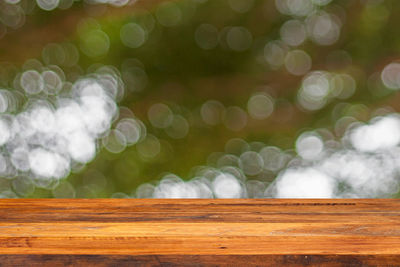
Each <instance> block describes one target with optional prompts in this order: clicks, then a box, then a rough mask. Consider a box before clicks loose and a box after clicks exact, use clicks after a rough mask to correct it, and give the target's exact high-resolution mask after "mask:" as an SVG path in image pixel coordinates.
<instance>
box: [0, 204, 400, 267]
mask: <svg viewBox="0 0 400 267" xmlns="http://www.w3.org/2000/svg"><path fill="white" fill-rule="evenodd" d="M26 262H29V263H30V264H29V265H26ZM66 265H68V266H91V265H98V266H182V265H187V266H207V265H212V266H277V265H281V266H400V200H384V199H379V200H377V199H371V200H348V199H344V200H343V199H342V200H277V199H263V200H232V199H229V200H181V199H179V200H171V199H167V200H156V199H146V200H144V199H35V200H34V199H4V200H0V266H66Z"/></svg>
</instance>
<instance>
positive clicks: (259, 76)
mask: <svg viewBox="0 0 400 267" xmlns="http://www.w3.org/2000/svg"><path fill="white" fill-rule="evenodd" d="M22 2H23V3H27V2H28V1H22ZM142 2H146V1H138V2H137V3H135V4H133V5H127V6H125V7H120V8H118V7H112V6H109V5H92V4H88V3H85V2H82V1H77V2H76V3H73V5H72V6H71V7H70V8H68V9H65V10H61V9H56V10H53V11H45V10H41V9H39V8H38V7H33V8H32V10H31V11H30V12H29V13H27V14H26V19H25V24H24V25H23V26H21V27H19V28H17V29H12V28H9V29H8V32H7V33H6V34H4V36H3V37H2V39H0V61H2V62H8V63H7V64H9V65H7V66H8V67H7V68H5V67H4V68H2V73H1V74H0V75H1V77H2V78H1V79H0V80H1V83H2V85H3V87H8V88H12V87H13V78H12V77H14V76H13V75H15V74H16V73H18V72H19V71H20V70H21V68H22V67H23V64H24V63H25V62H26V61H27V60H28V59H30V58H36V59H39V60H40V61H42V62H44V64H45V65H58V66H60V68H62V70H63V71H64V73H65V76H66V80H67V81H70V82H74V81H75V80H76V79H77V78H78V77H79V76H81V75H85V74H90V73H92V72H93V71H95V70H96V69H98V68H99V66H102V65H110V66H113V67H115V68H116V69H117V70H118V71H119V72H120V73H121V77H122V79H123V81H124V82H125V85H126V92H125V97H124V98H123V99H122V100H121V101H120V103H119V105H120V106H125V107H127V108H129V109H130V110H131V111H132V112H133V114H135V116H136V117H137V118H139V119H140V120H141V121H143V122H144V124H145V125H146V127H147V133H148V134H151V135H153V136H155V137H156V138H158V139H159V140H160V144H161V150H160V153H158V154H157V155H156V156H155V157H153V158H150V159H146V158H143V157H141V156H140V154H138V152H137V146H135V145H134V146H129V147H127V148H126V149H125V150H124V151H123V152H121V153H116V154H115V153H111V152H109V151H108V150H107V149H104V148H102V149H101V150H100V153H99V154H98V155H97V156H96V158H95V159H94V160H93V161H92V162H90V163H89V164H87V166H86V167H85V168H84V169H83V170H81V171H79V172H77V173H72V174H71V175H70V176H69V177H67V178H66V179H65V180H63V181H62V182H61V184H60V185H59V188H63V186H66V187H68V186H69V184H68V183H70V184H71V185H72V186H73V188H75V190H76V196H77V197H89V198H91V197H110V196H111V195H112V194H113V193H115V192H123V193H125V194H128V195H130V194H131V193H132V192H134V191H135V190H136V188H137V187H138V186H139V185H140V184H142V183H144V182H151V181H156V180H158V179H160V178H161V177H162V176H163V174H165V173H168V172H171V173H175V174H177V175H179V176H180V177H182V178H184V179H185V178H190V177H192V175H193V172H194V171H193V167H195V166H198V165H204V164H207V163H208V162H210V158H209V156H210V155H212V153H214V152H218V151H224V149H225V144H226V142H227V141H229V140H230V139H232V138H243V139H244V140H246V141H247V142H248V143H251V142H255V141H257V142H263V143H264V144H268V145H271V146H277V147H280V148H282V149H289V150H290V149H292V148H293V147H294V142H295V140H296V138H297V136H298V135H299V133H301V132H302V131H304V130H305V129H318V128H327V129H329V130H331V131H332V132H335V129H334V126H335V123H336V122H337V121H338V120H339V119H340V118H343V117H346V116H349V117H353V118H355V119H358V120H362V121H367V120H369V119H370V118H371V117H373V115H374V114H376V110H378V109H379V108H386V109H391V110H397V108H398V101H399V97H398V94H397V93H396V92H395V91H394V90H391V89H388V88H386V87H385V86H383V85H382V83H381V81H380V72H381V70H382V69H383V67H384V66H385V65H386V64H388V63H389V62H391V61H393V60H395V59H397V56H398V53H399V52H400V34H399V32H398V31H399V28H398V27H397V25H398V24H399V23H400V21H399V20H400V17H399V16H397V14H398V12H400V2H398V1H395V0H387V1H380V0H369V1H368V0H336V1H331V2H329V1H328V2H329V3H328V4H327V5H324V6H321V7H318V11H315V12H316V13H317V14H318V12H326V14H331V15H332V16H335V18H336V19H338V20H339V21H340V22H339V23H340V24H341V25H340V35H339V37H338V40H336V41H335V42H333V43H331V44H328V45H321V44H318V43H316V42H315V41H312V40H311V38H307V39H306V40H305V41H304V42H302V43H301V44H300V45H298V46H296V47H293V48H290V49H299V50H303V51H306V53H307V54H308V55H309V56H310V57H311V59H312V67H311V69H310V70H309V71H313V70H324V71H328V72H332V73H346V74H349V75H351V77H353V78H354V80H355V83H356V90H355V92H354V94H352V95H351V96H350V97H348V98H346V99H338V98H334V99H333V98H332V99H329V100H327V103H326V104H325V105H323V106H322V107H321V108H318V109H316V110H307V109H305V108H304V107H302V106H301V105H299V103H298V90H299V88H300V86H301V82H302V79H303V77H304V75H293V74H291V73H290V72H288V70H287V68H285V66H278V67H272V66H271V65H270V64H268V62H267V61H266V59H265V47H266V45H267V44H268V43H269V42H271V41H274V40H280V39H281V35H282V33H281V28H282V25H283V24H284V23H285V22H286V21H288V20H291V19H298V20H301V21H303V20H304V21H305V20H306V19H307V16H311V15H307V16H300V15H296V14H295V15H288V14H282V12H279V10H277V8H276V1H271V0H254V1H249V4H248V5H249V7H248V8H247V7H245V8H244V9H245V10H241V9H240V8H241V6H240V4H241V3H242V2H240V1H232V0H208V1H207V0H205V1H200V0H179V1H165V2H164V1H163V2H162V3H157V2H155V3H154V4H151V3H142ZM150 2H151V1H150ZM232 3H233V4H232ZM235 3H239V4H237V5H239V7H237V8H236V9H237V10H235V9H234V8H232V6H233V7H235ZM242 4H243V3H242ZM242 9H243V8H242ZM128 24H129V25H130V26H128V27H127V28H125V30H126V31H127V33H126V34H127V36H124V35H123V31H122V30H121V29H123V28H124V27H125V26H126V25H128ZM204 24H207V25H212V26H213V27H214V28H215V29H216V30H217V35H216V36H214V35H213V30H212V29H214V28H210V32H209V33H208V34H209V35H208V36H206V37H205V38H206V41H205V42H206V43H204V44H202V43H200V44H199V41H196V32H197V31H198V30H199V26H200V25H204ZM132 25H133V26H132ZM135 25H139V28H137V27H136V26H135ZM135 27H136V28H135ZM230 27H240V28H235V29H237V30H238V32H239V35H238V36H239V37H237V38H239V39H238V40H237V41H231V42H234V43H233V44H232V43H231V44H230V43H229V41H227V39H226V38H227V37H226V35H227V34H228V33H229V32H230V30H231V29H232V28H230ZM243 29H245V30H246V33H244V35H240V34H242V33H243V32H240V31H242V30H243ZM247 32H248V33H249V34H250V37H249V38H250V39H249V40H247V41H246V38H247V37H246V34H247ZM233 33H234V32H230V34H231V35H233ZM135 34H136V35H135ZM206 34H207V33H206ZM133 35H135V36H133ZM240 36H242V37H243V36H245V37H243V38H245V39H243V38H242V37H240ZM124 38H125V39H124ZM132 38H133V39H132ZM135 38H136V39H135ZM207 38H208V39H207ZM215 38H216V39H215ZM232 38H233V40H234V39H235V38H236V37H235V36H233V37H232ZM240 38H242V39H240ZM124 40H125V41H124ZM207 42H208V43H207ZM235 42H236V43H235ZM246 42H250V43H249V45H248V47H246ZM65 43H69V44H73V45H74V47H76V49H77V50H76V51H78V52H79V54H78V55H77V60H78V61H77V62H72V63H65V62H64V61H63V59H60V58H59V57H60V54H59V53H57V51H56V50H54V49H57V46H54V45H55V44H65ZM52 45H53V48H54V47H56V48H54V49H53V48H52ZM202 46H203V47H202ZM204 47H206V48H207V49H204ZM242 47H243V49H242ZM288 47H290V46H288ZM52 49H53V50H52ZM46 61H47V62H46ZM5 64H6V63H3V66H5ZM9 66H14V69H13V68H10V67H9ZM10 72H11V73H10ZM307 72H308V71H307ZM257 92H264V93H266V94H268V95H269V96H271V97H272V98H273V99H274V103H275V108H274V112H273V113H272V115H271V116H269V117H268V118H265V119H261V120H257V119H254V118H252V117H251V116H247V117H248V118H247V123H246V126H245V127H243V128H241V129H239V130H231V129H228V128H227V127H226V125H224V123H218V124H216V125H209V124H207V123H204V121H203V120H202V118H201V114H200V110H201V107H202V105H203V104H204V103H205V102H207V101H208V100H217V101H219V102H220V103H222V104H223V105H224V106H225V107H233V106H237V107H240V108H241V109H242V110H247V103H248V100H249V98H250V97H251V96H252V95H253V94H255V93H257ZM157 103H164V104H167V105H168V106H169V108H170V109H171V110H172V112H173V113H174V114H180V115H182V116H183V117H184V118H185V119H186V120H187V121H188V123H189V125H190V127H189V132H188V134H187V135H186V136H185V137H184V138H178V139H174V138H171V137H170V136H169V135H168V134H166V132H165V131H164V129H160V128H157V127H154V126H153V125H152V123H151V122H150V121H149V116H148V111H149V109H150V107H152V105H154V104H157ZM374 112H375V113H374ZM336 137H337V138H339V137H340V134H339V133H337V136H336ZM210 164H212V161H211V162H210ZM269 181H270V180H269ZM66 182H68V183H67V184H65V183H66ZM68 188H69V187H68ZM59 190H66V189H59ZM68 190H71V189H70V188H69V189H68ZM27 197H52V192H51V190H47V189H39V188H36V189H35V191H34V192H33V193H32V194H30V195H28V196H27Z"/></svg>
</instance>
